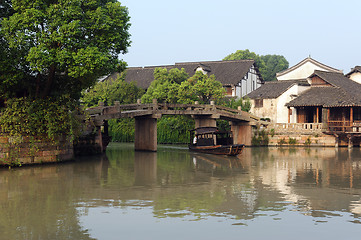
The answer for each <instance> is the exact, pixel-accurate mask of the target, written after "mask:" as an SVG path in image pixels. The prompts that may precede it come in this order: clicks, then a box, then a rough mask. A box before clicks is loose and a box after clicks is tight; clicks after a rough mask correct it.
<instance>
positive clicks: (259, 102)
mask: <svg viewBox="0 0 361 240" xmlns="http://www.w3.org/2000/svg"><path fill="white" fill-rule="evenodd" d="M254 107H255V108H261V107H263V99H255V100H254Z"/></svg>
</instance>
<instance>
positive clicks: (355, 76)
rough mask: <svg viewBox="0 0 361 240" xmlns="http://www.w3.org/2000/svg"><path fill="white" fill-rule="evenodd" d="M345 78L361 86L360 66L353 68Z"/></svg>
mask: <svg viewBox="0 0 361 240" xmlns="http://www.w3.org/2000/svg"><path fill="white" fill-rule="evenodd" d="M346 77H348V78H350V79H351V80H353V81H355V82H358V83H360V84H361V66H356V67H354V68H353V69H352V70H351V72H349V73H347V74H346Z"/></svg>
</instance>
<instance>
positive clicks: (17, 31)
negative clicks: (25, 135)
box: [0, 0, 130, 98]
mask: <svg viewBox="0 0 361 240" xmlns="http://www.w3.org/2000/svg"><path fill="white" fill-rule="evenodd" d="M5 3H6V4H7V5H5V4H4V6H5V7H7V8H8V7H9V6H10V5H9V3H10V2H9V1H8V0H6V1H5ZM11 8H12V10H13V11H14V14H12V15H11V16H5V17H4V18H3V19H2V20H1V36H3V40H4V41H5V43H4V44H5V45H4V46H5V50H4V49H3V50H2V51H5V52H6V53H7V55H5V56H6V57H9V56H14V58H11V59H9V60H10V61H9V64H4V61H3V59H1V60H2V61H1V75H0V97H2V98H6V97H17V96H30V97H33V98H45V97H47V96H58V95H63V94H70V95H71V96H72V97H73V98H78V97H79V96H80V92H81V90H82V89H85V88H88V87H90V86H91V85H92V84H94V82H95V81H96V79H97V78H99V77H100V76H103V75H106V74H108V73H110V72H112V71H114V70H121V69H122V68H124V66H125V63H124V62H123V61H121V60H119V59H118V55H119V54H120V53H126V52H127V48H128V47H129V45H130V41H129V37H130V34H129V33H128V30H129V27H130V24H129V16H128V10H127V8H126V7H124V6H121V4H120V3H119V2H118V1H117V0H89V1H83V0H31V1H29V0H12V1H11ZM6 12H8V11H6ZM8 15H9V14H8Z"/></svg>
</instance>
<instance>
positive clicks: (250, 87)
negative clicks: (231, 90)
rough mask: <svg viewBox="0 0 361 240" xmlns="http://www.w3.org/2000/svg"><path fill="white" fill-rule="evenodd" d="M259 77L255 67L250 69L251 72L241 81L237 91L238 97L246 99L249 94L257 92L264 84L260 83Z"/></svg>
mask: <svg viewBox="0 0 361 240" xmlns="http://www.w3.org/2000/svg"><path fill="white" fill-rule="evenodd" d="M259 82H260V80H259V77H258V75H257V73H256V70H255V69H254V66H252V68H250V70H249V72H248V73H247V74H246V75H245V76H243V79H242V80H240V82H239V85H238V88H240V89H239V90H236V96H237V97H238V98H240V97H244V96H245V95H247V94H248V93H250V92H252V91H254V90H256V89H257V88H259V87H260V86H261V85H262V84H261V83H259Z"/></svg>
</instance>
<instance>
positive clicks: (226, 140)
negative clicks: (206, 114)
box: [188, 127, 244, 156]
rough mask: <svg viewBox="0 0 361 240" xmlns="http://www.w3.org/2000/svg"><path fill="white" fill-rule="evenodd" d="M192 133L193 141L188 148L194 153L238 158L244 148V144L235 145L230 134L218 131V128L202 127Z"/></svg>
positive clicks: (191, 140)
mask: <svg viewBox="0 0 361 240" xmlns="http://www.w3.org/2000/svg"><path fill="white" fill-rule="evenodd" d="M190 132H191V134H190V136H191V139H190V143H189V145H188V147H189V149H190V150H192V151H197V152H202V153H210V154H217V155H228V156H236V155H238V154H240V153H241V152H242V150H243V148H244V144H233V138H232V134H231V133H230V132H221V131H218V128H217V127H201V128H196V129H192V130H190Z"/></svg>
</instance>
